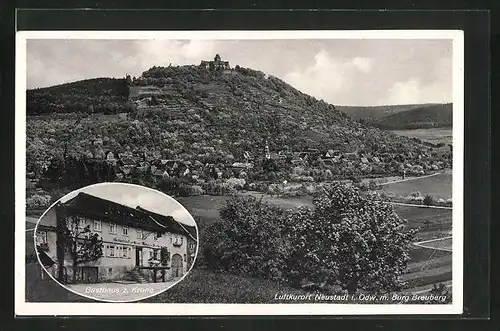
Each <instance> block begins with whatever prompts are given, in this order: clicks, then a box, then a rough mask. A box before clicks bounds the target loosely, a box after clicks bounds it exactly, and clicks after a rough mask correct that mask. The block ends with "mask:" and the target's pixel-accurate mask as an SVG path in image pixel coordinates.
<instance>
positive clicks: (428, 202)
mask: <svg viewBox="0 0 500 331" xmlns="http://www.w3.org/2000/svg"><path fill="white" fill-rule="evenodd" d="M423 203H424V205H426V206H432V205H433V204H434V198H433V197H432V196H430V195H426V196H425V198H424V201H423Z"/></svg>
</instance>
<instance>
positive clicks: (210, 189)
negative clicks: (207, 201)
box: [202, 181, 236, 196]
mask: <svg viewBox="0 0 500 331" xmlns="http://www.w3.org/2000/svg"><path fill="white" fill-rule="evenodd" d="M202 189H203V190H204V191H205V194H208V195H214V196H224V195H233V194H235V193H236V189H235V188H234V187H233V186H232V185H229V184H227V183H220V182H216V181H209V182H206V183H203V184H202Z"/></svg>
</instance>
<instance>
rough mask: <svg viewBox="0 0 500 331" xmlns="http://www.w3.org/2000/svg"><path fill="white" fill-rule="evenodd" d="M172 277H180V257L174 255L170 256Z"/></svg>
mask: <svg viewBox="0 0 500 331" xmlns="http://www.w3.org/2000/svg"><path fill="white" fill-rule="evenodd" d="M171 268H172V277H182V256H180V254H174V255H173V256H172V265H171Z"/></svg>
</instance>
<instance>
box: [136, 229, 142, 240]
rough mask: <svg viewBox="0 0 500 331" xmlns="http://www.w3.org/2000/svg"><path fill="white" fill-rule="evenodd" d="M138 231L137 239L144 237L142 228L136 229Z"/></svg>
mask: <svg viewBox="0 0 500 331" xmlns="http://www.w3.org/2000/svg"><path fill="white" fill-rule="evenodd" d="M135 231H136V232H137V239H142V229H136V230H135Z"/></svg>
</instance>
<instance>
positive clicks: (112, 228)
mask: <svg viewBox="0 0 500 331" xmlns="http://www.w3.org/2000/svg"><path fill="white" fill-rule="evenodd" d="M109 233H111V234H116V223H109Z"/></svg>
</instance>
